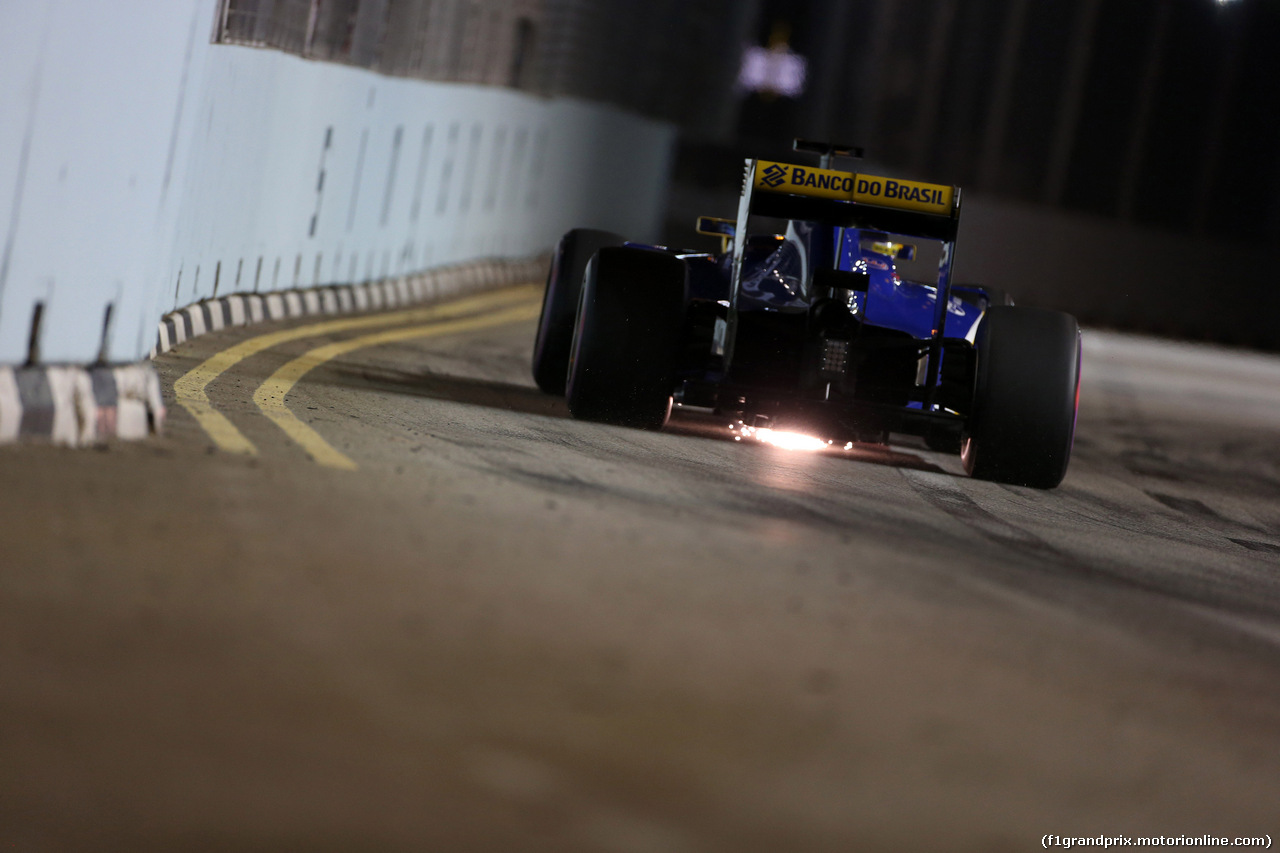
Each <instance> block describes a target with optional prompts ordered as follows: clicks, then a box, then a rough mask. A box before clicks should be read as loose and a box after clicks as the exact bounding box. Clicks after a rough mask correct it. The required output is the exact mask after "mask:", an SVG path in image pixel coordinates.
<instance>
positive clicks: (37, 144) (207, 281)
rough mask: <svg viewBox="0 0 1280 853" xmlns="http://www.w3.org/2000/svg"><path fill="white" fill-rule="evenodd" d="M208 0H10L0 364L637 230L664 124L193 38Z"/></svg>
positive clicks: (114, 344)
mask: <svg viewBox="0 0 1280 853" xmlns="http://www.w3.org/2000/svg"><path fill="white" fill-rule="evenodd" d="M216 6H217V3H216V0H121V2H118V3H117V2H112V3H98V2H91V0H45V2H42V3H23V4H12V8H7V9H6V26H5V28H4V29H3V30H0V81H3V83H4V85H2V86H0V239H2V240H3V241H4V242H3V244H2V248H0V363H17V362H21V361H23V360H24V359H25V358H26V357H27V347H28V338H29V332H30V329H31V325H32V317H33V313H34V311H35V309H36V306H37V304H42V305H43V318H42V327H43V332H42V335H41V340H40V342H41V347H40V355H41V358H42V360H44V361H46V362H72V363H86V362H89V361H93V360H94V359H96V358H97V357H98V356H99V354H100V349H101V346H102V341H103V336H104V335H103V333H104V326H105V325H106V324H105V320H106V316H107V311H108V306H111V317H112V320H111V322H110V334H109V341H108V344H107V347H106V349H105V352H104V353H102V354H104V355H105V356H106V358H107V359H108V360H110V361H128V360H132V359H137V358H141V357H144V356H145V355H146V354H147V352H148V351H149V350H150V349H151V347H152V346H153V344H154V343H155V338H156V323H157V321H158V320H159V318H160V317H161V316H162V315H163V314H165V313H166V312H168V311H172V310H173V309H175V308H179V307H182V306H184V305H189V304H192V303H195V302H197V301H199V300H201V299H207V298H211V297H213V296H224V295H226V294H228V293H233V292H241V293H251V292H258V293H265V292H269V291H272V290H283V289H289V288H295V287H309V286H313V285H325V284H343V283H348V284H352V283H360V282H364V281H368V280H372V279H378V278H383V277H387V276H402V275H407V274H409V273H413V272H419V271H422V270H425V269H431V268H436V267H442V266H451V265H456V264H459V263H463V262H466V261H468V260H474V259H479V258H518V257H527V256H530V255H533V254H537V253H539V252H541V251H545V250H546V249H548V248H549V247H550V246H551V244H552V243H553V242H554V240H555V239H556V237H558V236H559V234H560V233H561V232H562V231H564V230H566V229H567V228H569V227H572V226H575V225H594V226H597V227H603V228H609V229H612V230H617V231H623V232H625V233H627V234H634V235H637V236H640V237H648V238H656V236H657V234H658V231H659V227H660V221H661V215H662V209H663V203H664V192H665V186H666V182H667V174H668V171H669V161H670V151H671V147H672V142H673V139H674V133H675V131H674V128H672V127H671V126H669V125H666V124H663V123H660V122H654V121H650V120H646V119H642V118H639V117H636V116H633V115H630V114H626V113H623V112H621V111H619V110H616V109H613V108H610V107H605V106H601V105H598V104H589V103H586V102H581V101H574V100H566V99H553V100H548V99H542V98H537V97H534V96H530V95H525V94H521V93H517V92H514V91H510V90H505V89H498V88H491V87H480V86H469V85H459V84H436V83H424V82H421V81H415V80H405V79H399V78H388V77H384V76H380V75H377V74H374V73H372V72H369V71H365V70H361V69H355V68H350V67H347V66H342V65H336V64H330V63H321V62H313V61H308V60H304V59H301V58H299V57H296V56H291V55H287V54H284V53H281V52H279V51H274V50H263V49H256V48H248V47H239V46H229V45H215V44H211V43H210V39H211V34H212V31H213V26H214V17H215V14H216Z"/></svg>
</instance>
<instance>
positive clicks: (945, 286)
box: [533, 140, 1080, 488]
mask: <svg viewBox="0 0 1280 853" xmlns="http://www.w3.org/2000/svg"><path fill="white" fill-rule="evenodd" d="M796 148H797V150H799V151H806V152H809V153H812V154H817V155H818V156H819V158H820V165H819V166H817V167H813V166H808V165H796V164H791V163H777V162H770V161H765V160H748V161H746V169H745V176H744V181H743V186H742V195H741V199H740V202H739V206H738V213H737V217H736V219H732V220H730V219H716V218H712V217H702V218H700V219H699V221H698V230H699V231H700V232H701V233H705V234H714V235H718V236H720V237H721V238H722V241H721V243H722V245H721V251H720V252H718V253H715V252H696V251H682V250H677V249H672V248H667V247H664V246H652V245H647V244H642V243H635V242H627V241H626V240H625V239H624V238H623V237H622V236H619V235H615V234H609V233H607V232H602V231H595V230H589V229H575V230H573V231H570V232H569V233H568V234H566V235H565V236H564V237H563V238H562V239H561V240H560V242H559V244H558V246H557V247H556V251H555V254H554V256H553V260H552V264H551V270H550V274H549V276H548V280H547V290H546V295H545V297H544V299H543V306H542V316H541V321H540V323H539V326H538V333H537V338H536V341H535V346H534V356H533V374H534V378H535V380H536V382H537V384H538V386H539V387H540V388H541V389H542V390H544V391H546V392H547V393H551V394H564V395H565V396H566V397H567V399H568V404H569V410H570V412H571V413H572V414H573V416H574V417H576V418H581V419H586V420H592V421H600V422H604V423H611V424H618V425H621V426H630V427H640V428H646V429H659V428H661V427H662V426H663V424H665V423H666V421H667V418H668V417H669V414H670V411H671V407H672V404H673V401H674V402H675V403H679V404H681V405H685V406H695V407H704V408H708V409H712V410H714V411H716V412H718V413H721V414H723V415H727V416H731V417H732V418H734V419H736V421H739V422H741V423H743V424H746V425H749V426H753V427H761V426H767V427H771V428H776V429H790V430H803V431H806V432H810V433H813V434H817V435H822V436H824V437H827V438H830V439H833V440H839V441H842V442H843V441H846V440H848V441H861V442H865V441H874V442H886V441H888V438H889V436H890V434H892V433H899V434H912V435H918V436H922V437H923V438H924V440H925V442H926V443H927V444H928V446H929V447H931V448H933V449H935V450H939V451H946V452H953V453H959V454H960V456H961V458H962V459H963V463H964V467H965V470H966V471H968V472H969V473H970V474H971V475H972V476H974V477H978V478H982V479H988V480H995V481H999V482H1004V483H1010V484H1017V485H1027V486H1035V487H1038V488H1053V487H1054V486H1057V485H1058V484H1059V483H1060V482H1061V481H1062V478H1063V476H1064V475H1065V474H1066V470H1067V464H1068V462H1069V460H1070V456H1071V445H1072V438H1073V434H1074V432H1075V421H1076V409H1077V402H1078V390H1079V374H1080V332H1079V327H1078V326H1077V324H1076V320H1075V318H1074V317H1072V316H1071V315H1069V314H1064V313H1061V312H1057V311H1048V310H1043V309H1038V308H1026V307H1015V306H1014V305H1013V304H1012V302H1011V300H1010V299H1009V298H1008V297H1007V296H1006V295H1005V294H1003V293H1001V292H998V291H996V290H994V289H993V288H988V287H984V286H981V285H961V284H954V283H953V282H952V280H951V270H952V261H953V259H954V257H955V245H956V234H957V230H958V227H959V222H960V201H961V192H960V188H959V187H953V186H945V185H939V184H927V183H922V182H919V181H907V180H895V179H890V178H885V177H880V176H875V175H868V174H860V173H856V172H848V171H840V170H836V169H831V168H829V166H830V164H831V161H832V159H833V158H838V157H851V158H852V157H856V156H859V155H860V152H856V150H855V149H850V148H844V147H840V146H833V145H827V144H822V143H811V142H803V141H801V140H797V142H796Z"/></svg>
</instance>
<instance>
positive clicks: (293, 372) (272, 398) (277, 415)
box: [253, 302, 540, 471]
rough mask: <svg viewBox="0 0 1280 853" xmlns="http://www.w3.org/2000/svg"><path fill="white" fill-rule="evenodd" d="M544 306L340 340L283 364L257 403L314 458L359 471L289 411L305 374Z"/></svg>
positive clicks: (528, 315) (514, 318) (523, 316)
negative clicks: (356, 354)
mask: <svg viewBox="0 0 1280 853" xmlns="http://www.w3.org/2000/svg"><path fill="white" fill-rule="evenodd" d="M539 311H540V306H539V305H537V304H535V303H532V302H530V303H528V304H525V305H517V306H516V307H514V308H508V309H506V310H505V311H499V312H497V313H495V314H485V315H482V316H478V317H466V318H463V319H459V320H450V321H444V322H439V321H437V322H435V323H431V324H428V325H420V326H409V327H407V328H400V329H388V330H386V331H383V332H376V333H374V334H371V335H362V336H360V337H358V338H350V339H348V340H345V341H337V342H335V343H331V344H325V345H324V346H320V347H316V348H315V349H313V350H311V351H309V352H307V353H306V354H304V355H300V356H298V357H297V358H295V359H294V360H293V361H291V362H289V363H288V364H286V365H284V366H283V367H281V368H280V369H279V370H277V371H276V372H275V373H273V374H271V376H270V377H269V378H268V379H267V380H266V381H265V382H263V383H262V385H260V386H259V387H258V390H257V391H255V392H254V394H253V402H255V403H257V404H258V408H259V409H261V410H262V413H263V414H264V415H266V416H267V417H269V418H271V420H272V421H274V422H275V424H276V426H278V427H280V429H282V430H284V432H285V434H286V435H288V436H289V438H291V439H293V440H294V441H295V442H296V443H297V444H298V445H300V446H301V447H302V449H303V450H305V451H307V453H309V454H310V455H311V458H312V459H314V460H315V461H316V462H319V463H320V464H321V465H327V466H329V467H330V468H341V469H344V470H348V471H354V470H356V463H355V462H353V461H352V460H351V458H350V457H348V456H346V455H345V454H343V453H342V452H341V451H339V450H335V449H334V447H333V446H332V445H330V444H329V443H328V442H327V441H325V440H324V439H323V438H321V437H320V434H319V433H318V432H316V431H315V430H313V429H312V428H311V427H309V426H307V425H306V424H304V423H303V422H302V421H300V420H298V418H297V416H295V415H294V414H293V412H291V411H289V408H288V406H286V405H285V402H284V400H285V396H286V395H287V394H288V393H289V392H290V391H291V390H293V386H294V385H296V384H297V383H298V381H299V380H300V379H302V377H303V376H305V375H306V374H307V373H308V372H309V371H311V370H313V369H314V368H316V367H319V366H320V365H322V364H324V363H325V362H327V361H330V360H332V359H335V358H337V357H339V356H342V355H346V354H347V353H349V352H353V351H355V350H358V349H365V348H367V347H376V346H381V345H383V344H391V343H397V342H400V341H407V340H412V339H415V338H429V337H436V336H438V335H451V334H458V333H460V332H470V331H475V330H476V329H484V328H488V327H490V326H501V325H504V324H506V323H516V322H519V321H521V320H531V319H533V318H535V317H537V316H538V314H539Z"/></svg>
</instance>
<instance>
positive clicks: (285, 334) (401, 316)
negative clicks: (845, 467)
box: [173, 285, 541, 456]
mask: <svg viewBox="0 0 1280 853" xmlns="http://www.w3.org/2000/svg"><path fill="white" fill-rule="evenodd" d="M540 290H541V288H540V287H539V286H536V285H522V286H520V287H511V288H506V289H504V290H499V291H495V292H493V293H486V294H483V295H480V296H473V297H470V298H468V299H460V300H458V301H457V302H446V303H444V304H442V305H432V306H428V307H423V308H411V309H407V310H404V311H395V312H392V313H390V314H371V315H365V316H360V317H345V318H341V319H335V320H327V321H325V322H322V323H311V324H309V325H306V326H298V327H296V328H293V329H283V330H281V331H279V332H269V333H267V334H265V335H258V336H257V337H253V338H249V339H248V340H246V341H242V342H240V343H238V344H236V345H235V346H233V347H230V348H228V349H225V350H223V351H222V352H220V353H217V354H215V355H213V356H210V357H209V358H208V359H206V360H205V361H204V362H202V363H201V364H200V365H199V366H197V367H195V368H193V369H192V370H190V371H189V372H188V373H186V374H185V375H184V376H182V378H180V379H179V380H178V381H177V382H175V383H174V384H173V392H174V396H175V397H176V398H177V401H178V403H179V404H180V405H181V406H182V407H183V408H184V409H186V410H187V411H188V412H190V413H191V416H192V417H194V418H195V419H196V421H197V423H199V424H200V426H201V427H203V428H204V431H205V432H206V433H208V434H209V437H210V438H212V439H213V442H214V444H216V445H218V447H220V448H222V449H223V450H225V451H228V452H230V453H243V454H247V455H249V456H254V455H256V454H257V452H258V450H257V448H255V447H254V446H253V443H252V442H250V441H249V439H247V438H245V437H244V435H243V434H242V433H241V432H240V430H238V429H236V427H235V425H234V424H232V423H231V421H230V420H228V419H227V417H226V416H225V415H223V414H222V413H221V412H219V411H218V410H217V409H215V408H214V407H213V404H212V403H210V402H209V395H208V393H206V391H205V389H206V388H208V386H209V383H211V382H213V381H214V380H215V379H217V378H218V377H219V376H221V375H222V374H223V373H225V372H226V371H227V370H229V369H231V368H232V367H234V366H235V365H237V364H239V363H240V362H242V361H244V360H245V359H246V358H249V357H251V356H254V355H257V354H258V353H260V352H262V351H263V350H267V349H270V348H271V347H274V346H278V345H280V344H283V343H288V342H289V341H296V340H300V339H302V338H311V337H316V336H318V335H328V334H334V333H336V332H346V331H351V330H354V329H371V328H378V327H379V326H396V325H402V324H406V323H420V322H426V321H430V320H445V319H449V318H452V317H457V316H459V315H463V314H474V313H476V312H479V311H485V310H489V309H493V308H499V307H502V306H504V305H507V304H510V303H515V302H522V301H525V300H528V299H532V298H533V297H534V296H536V295H537V294H538V293H539V292H540Z"/></svg>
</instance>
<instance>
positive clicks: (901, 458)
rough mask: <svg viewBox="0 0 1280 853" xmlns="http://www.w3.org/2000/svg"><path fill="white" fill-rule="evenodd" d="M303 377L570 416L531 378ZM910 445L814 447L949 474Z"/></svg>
mask: <svg viewBox="0 0 1280 853" xmlns="http://www.w3.org/2000/svg"><path fill="white" fill-rule="evenodd" d="M308 381H310V382H319V383H324V384H331V385H342V386H346V387H350V388H359V389H364V390H376V391H383V392H386V393H390V394H402V395H405V396H412V397H424V398H430V399H436V400H448V401H449V402H452V403H460V404H463V405H469V406H483V407H486V408H492V409H502V410H505V411H510V412H520V413H522V414H527V415H539V416H541V417H549V418H563V419H569V418H571V417H572V416H571V415H570V413H569V407H568V405H567V404H566V402H565V400H564V398H563V397H558V396H553V395H551V394H544V393H543V392H542V391H540V390H539V389H538V388H537V387H535V386H534V385H532V384H529V385H523V384H515V383H511V382H503V381H498V380H492V379H479V378H475V377H462V376H453V375H450V374H447V373H437V372H430V371H408V370H396V369H394V368H390V367H385V366H368V365H361V366H346V365H342V364H340V363H338V364H335V363H330V364H328V365H325V366H324V367H323V368H321V369H318V370H316V371H314V372H313V373H312V374H311V375H310V376H309V377H308ZM663 432H666V433H669V434H672V435H680V436H685V437H689V438H699V439H704V440H708V441H719V442H732V441H735V433H733V432H731V431H730V429H729V423H728V421H727V419H726V418H725V417H724V416H723V415H716V414H713V413H711V412H709V411H707V410H705V409H686V408H682V407H676V408H675V409H673V410H672V414H671V419H670V420H669V421H668V422H667V425H666V426H665V427H663ZM741 443H742V444H743V446H744V449H747V450H766V451H767V450H772V449H773V448H770V447H769V446H768V445H765V444H763V443H761V442H758V441H755V440H752V439H747V440H745V441H742V442H741ZM913 450H914V448H910V447H902V446H897V445H895V446H888V445H883V444H867V443H853V444H852V445H850V446H845V445H834V446H832V447H831V448H829V449H827V450H820V451H817V452H818V453H820V454H822V455H824V456H828V457H838V458H841V459H848V460H851V461H856V462H867V463H871V464H873V465H885V466H889V467H894V468H907V469H911V470H916V471H928V472H930V473H935V474H948V475H950V474H952V472H949V471H947V470H945V469H944V468H941V467H939V466H938V465H936V464H934V463H933V462H930V461H929V460H928V459H925V458H923V457H921V456H920V455H919V454H918V453H916V452H913ZM922 452H927V451H922Z"/></svg>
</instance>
